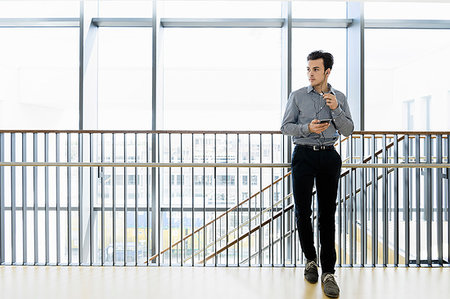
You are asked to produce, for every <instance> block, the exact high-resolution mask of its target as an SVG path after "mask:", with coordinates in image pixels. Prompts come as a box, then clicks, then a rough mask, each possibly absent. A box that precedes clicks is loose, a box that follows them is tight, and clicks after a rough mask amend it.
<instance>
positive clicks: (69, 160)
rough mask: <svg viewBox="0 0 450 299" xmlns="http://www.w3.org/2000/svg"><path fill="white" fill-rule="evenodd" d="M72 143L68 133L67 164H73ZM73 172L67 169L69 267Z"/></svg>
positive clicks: (69, 258) (68, 261) (70, 257)
mask: <svg viewBox="0 0 450 299" xmlns="http://www.w3.org/2000/svg"><path fill="white" fill-rule="evenodd" d="M71 147H72V142H71V135H70V133H67V157H66V158H67V159H66V160H67V163H70V162H71V160H72V159H71V156H72V150H71ZM71 178H72V170H71V168H70V167H67V257H68V258H67V265H70V264H71V263H72V203H71V197H72V196H71V195H72V180H71Z"/></svg>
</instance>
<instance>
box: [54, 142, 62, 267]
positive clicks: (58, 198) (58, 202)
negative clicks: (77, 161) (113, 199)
mask: <svg viewBox="0 0 450 299" xmlns="http://www.w3.org/2000/svg"><path fill="white" fill-rule="evenodd" d="M55 160H56V163H59V162H60V135H59V133H56V159H55ZM55 171H56V265H57V266H59V265H60V264H61V187H60V183H61V182H60V181H61V179H60V178H61V168H60V167H59V166H56V169H55Z"/></svg>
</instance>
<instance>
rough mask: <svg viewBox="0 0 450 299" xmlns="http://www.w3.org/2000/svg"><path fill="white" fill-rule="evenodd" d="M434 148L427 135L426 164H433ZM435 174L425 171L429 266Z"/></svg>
mask: <svg viewBox="0 0 450 299" xmlns="http://www.w3.org/2000/svg"><path fill="white" fill-rule="evenodd" d="M432 154H433V153H432V147H431V135H430V134H427V135H426V137H425V156H426V163H428V164H429V163H431V156H432ZM432 176H433V173H432V170H431V168H426V169H425V198H424V200H425V219H426V222H427V261H428V266H430V267H431V265H432V248H431V245H432V244H431V242H432V222H433V190H432V181H433V177H432Z"/></svg>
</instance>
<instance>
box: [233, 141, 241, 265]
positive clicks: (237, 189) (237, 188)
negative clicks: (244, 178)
mask: <svg viewBox="0 0 450 299" xmlns="http://www.w3.org/2000/svg"><path fill="white" fill-rule="evenodd" d="M240 140H241V139H240V136H239V133H238V134H236V162H237V163H239V161H240V160H239V143H240ZM240 182H241V181H240V178H239V167H238V168H237V169H236V205H237V209H236V220H235V222H234V223H235V226H236V228H237V234H236V236H237V237H236V241H237V242H236V246H237V247H236V248H237V266H238V267H239V266H240V259H239V257H240V254H239V250H240V247H239V235H240V233H239V231H240V228H239V221H240V218H239V210H240V209H241V207H240V205H239V202H240V200H239V198H240V196H239V184H240Z"/></svg>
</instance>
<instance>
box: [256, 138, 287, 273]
mask: <svg viewBox="0 0 450 299" xmlns="http://www.w3.org/2000/svg"><path fill="white" fill-rule="evenodd" d="M262 151H263V149H262V134H261V133H260V134H259V163H262ZM262 188H263V187H262V167H261V168H259V188H258V189H259V230H258V232H259V236H258V239H259V240H258V241H259V242H258V243H259V244H258V245H259V266H260V267H262V264H263V255H262V246H263V233H262V230H263V227H262V221H263V217H262V211H263V201H264V199H263V191H262ZM281 216H282V217H284V212H283V214H281ZM283 219H284V218H283ZM283 223H284V222H283ZM283 234H284V230H283Z"/></svg>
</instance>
